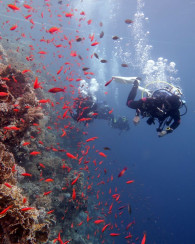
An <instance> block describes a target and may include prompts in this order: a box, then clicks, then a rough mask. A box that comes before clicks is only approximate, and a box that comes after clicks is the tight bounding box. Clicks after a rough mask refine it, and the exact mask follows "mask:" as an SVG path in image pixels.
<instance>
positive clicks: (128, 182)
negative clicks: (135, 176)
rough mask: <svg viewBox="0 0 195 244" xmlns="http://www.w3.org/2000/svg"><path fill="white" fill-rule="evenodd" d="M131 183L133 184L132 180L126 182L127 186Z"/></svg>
mask: <svg viewBox="0 0 195 244" xmlns="http://www.w3.org/2000/svg"><path fill="white" fill-rule="evenodd" d="M133 182H134V180H129V181H126V183H127V184H131V183H133Z"/></svg>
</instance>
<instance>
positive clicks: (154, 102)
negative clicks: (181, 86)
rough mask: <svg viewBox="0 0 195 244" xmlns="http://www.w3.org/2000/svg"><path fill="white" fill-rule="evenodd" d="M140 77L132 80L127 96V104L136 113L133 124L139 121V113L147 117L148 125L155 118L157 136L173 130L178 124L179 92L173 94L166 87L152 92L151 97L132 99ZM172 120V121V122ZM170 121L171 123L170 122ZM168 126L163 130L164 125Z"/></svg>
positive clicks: (180, 102)
mask: <svg viewBox="0 0 195 244" xmlns="http://www.w3.org/2000/svg"><path fill="white" fill-rule="evenodd" d="M139 80H140V78H137V79H136V80H135V81H134V85H133V88H132V89H131V91H130V93H129V96H128V98H127V103H126V104H127V106H128V107H130V108H132V109H136V115H135V117H134V119H133V122H134V124H135V125H137V124H138V123H139V121H140V117H139V115H142V116H143V117H149V118H148V120H147V123H148V124H149V125H151V124H154V123H155V119H157V120H158V122H159V127H158V128H157V132H158V136H159V137H162V136H164V135H166V134H168V133H171V132H173V130H175V129H176V128H177V127H178V126H179V124H180V111H179V109H180V108H181V105H183V104H182V100H181V99H180V96H179V94H178V95H175V94H172V93H171V92H169V91H168V90H167V89H159V90H157V91H156V92H154V93H153V95H152V97H144V98H142V99H140V100H138V101H134V99H135V97H136V94H137V89H138V86H139ZM172 121H173V122H172ZM171 122H172V123H171ZM165 125H167V126H168V127H167V128H166V129H165V130H164V126H165Z"/></svg>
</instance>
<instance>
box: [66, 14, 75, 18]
mask: <svg viewBox="0 0 195 244" xmlns="http://www.w3.org/2000/svg"><path fill="white" fill-rule="evenodd" d="M73 15H74V14H72V13H66V14H65V16H66V17H68V18H71V17H72V16H73Z"/></svg>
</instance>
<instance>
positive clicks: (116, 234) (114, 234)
mask: <svg viewBox="0 0 195 244" xmlns="http://www.w3.org/2000/svg"><path fill="white" fill-rule="evenodd" d="M110 236H120V234H119V233H110Z"/></svg>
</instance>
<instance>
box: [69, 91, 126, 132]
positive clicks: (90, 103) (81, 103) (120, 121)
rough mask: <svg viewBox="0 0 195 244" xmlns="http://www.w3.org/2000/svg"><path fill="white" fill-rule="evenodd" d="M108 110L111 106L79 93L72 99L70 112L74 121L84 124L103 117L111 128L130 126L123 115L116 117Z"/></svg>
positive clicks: (123, 129) (124, 129)
mask: <svg viewBox="0 0 195 244" xmlns="http://www.w3.org/2000/svg"><path fill="white" fill-rule="evenodd" d="M110 111H111V108H110V107H109V106H108V104H106V102H99V103H98V102H96V101H94V99H93V97H92V96H90V95H89V94H88V96H87V97H83V96H82V95H79V96H78V97H77V98H75V99H74V103H73V110H72V111H70V114H71V116H72V118H73V119H74V120H75V121H77V122H84V124H85V125H86V124H87V123H91V122H92V121H93V120H94V119H103V120H107V121H108V124H109V126H110V127H111V128H115V129H119V130H121V131H128V130H129V129H130V126H129V121H128V120H127V118H126V117H125V116H123V117H119V118H117V119H116V118H115V117H114V115H113V114H112V113H110Z"/></svg>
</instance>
